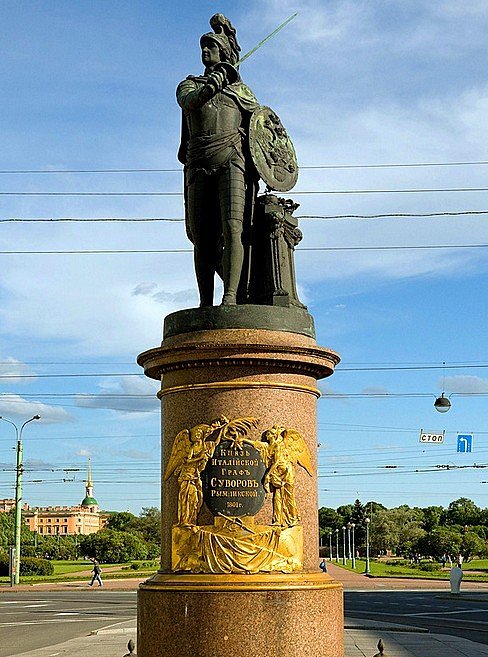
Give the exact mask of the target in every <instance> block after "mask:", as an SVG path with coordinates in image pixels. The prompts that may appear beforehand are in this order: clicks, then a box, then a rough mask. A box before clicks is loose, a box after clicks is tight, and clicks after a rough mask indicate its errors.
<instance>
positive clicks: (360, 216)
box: [0, 210, 488, 224]
mask: <svg viewBox="0 0 488 657" xmlns="http://www.w3.org/2000/svg"><path fill="white" fill-rule="evenodd" d="M486 214H488V210H461V211H457V212H386V213H381V214H325V215H318V214H307V215H297V216H296V218H297V219H302V220H303V219H327V220H334V219H386V218H400V217H404V218H407V217H411V218H417V217H418V218H427V217H460V216H479V215H486ZM183 221H185V220H184V218H183V217H8V218H4V219H0V223H4V224H5V223H61V222H64V223H68V222H77V223H130V222H133V223H151V222H173V223H182V222H183Z"/></svg>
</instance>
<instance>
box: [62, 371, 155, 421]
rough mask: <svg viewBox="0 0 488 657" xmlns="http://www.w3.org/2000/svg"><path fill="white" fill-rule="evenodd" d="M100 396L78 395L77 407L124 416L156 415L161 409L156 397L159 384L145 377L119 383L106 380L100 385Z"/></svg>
mask: <svg viewBox="0 0 488 657" xmlns="http://www.w3.org/2000/svg"><path fill="white" fill-rule="evenodd" d="M99 390H100V392H99V393H98V396H97V395H95V396H92V395H89V394H78V395H76V396H75V403H76V405H77V406H80V407H83V408H96V409H108V410H112V411H116V412H118V413H122V414H124V415H127V414H129V415H134V414H142V413H154V412H155V411H158V410H159V408H160V405H159V401H158V399H157V397H156V392H157V390H158V384H157V383H156V382H154V381H152V380H150V379H148V378H145V377H143V376H140V377H120V379H119V380H118V381H113V380H110V379H105V380H103V381H102V382H101V383H100V384H99Z"/></svg>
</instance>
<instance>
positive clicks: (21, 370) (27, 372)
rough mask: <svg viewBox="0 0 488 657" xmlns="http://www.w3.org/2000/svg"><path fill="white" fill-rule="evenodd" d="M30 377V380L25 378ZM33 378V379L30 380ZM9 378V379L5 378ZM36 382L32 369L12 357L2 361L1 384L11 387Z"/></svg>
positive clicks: (0, 370)
mask: <svg viewBox="0 0 488 657" xmlns="http://www.w3.org/2000/svg"><path fill="white" fill-rule="evenodd" d="M25 376H29V378H28V379H25V378H23V377H25ZM31 376H32V378H30V377H31ZM4 377H8V378H4ZM34 380H35V375H34V373H33V371H32V370H31V368H30V367H29V366H28V365H26V364H25V363H22V362H21V361H20V360H17V359H16V358H12V357H11V356H9V357H7V358H5V360H2V361H0V382H1V383H4V384H8V385H11V384H13V383H30V382H32V381H34Z"/></svg>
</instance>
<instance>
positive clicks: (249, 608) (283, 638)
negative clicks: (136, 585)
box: [137, 575, 344, 657]
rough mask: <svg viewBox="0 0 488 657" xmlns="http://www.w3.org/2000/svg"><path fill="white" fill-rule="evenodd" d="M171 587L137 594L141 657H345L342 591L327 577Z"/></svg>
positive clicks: (148, 587) (194, 581) (150, 586)
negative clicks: (163, 656)
mask: <svg viewBox="0 0 488 657" xmlns="http://www.w3.org/2000/svg"><path fill="white" fill-rule="evenodd" d="M157 577H158V576H156V578H157ZM159 577H160V579H162V580H164V576H162V575H160V576H159ZM231 578H232V580H233V581H230V582H229V581H228V580H230V579H231ZM283 578H285V579H284V581H282V579H283ZM168 579H169V580H172V581H166V582H164V581H160V582H159V583H158V582H157V581H156V582H154V583H151V581H149V582H148V583H147V584H143V585H141V588H140V589H139V593H138V642H137V652H138V655H139V657H160V655H161V654H164V655H165V656H167V657H250V656H251V655H260V657H340V656H341V655H343V654H344V646H343V606H342V585H341V584H339V583H337V582H334V581H332V580H331V579H330V578H329V577H328V576H327V575H309V576H308V577H307V576H303V577H301V578H295V577H294V576H286V575H282V576H281V579H280V576H275V577H273V576H267V577H264V576H258V575H257V576H254V575H251V576H241V577H239V576H235V575H234V576H230V577H226V576H214V577H213V579H214V580H215V579H217V580H219V579H220V580H221V583H220V585H219V584H218V581H217V582H210V581H207V582H206V583H205V582H203V581H200V582H198V576H181V575H180V576H179V577H178V576H173V577H172V578H171V577H170V578H168ZM185 579H186V580H189V581H186V582H184V580H185ZM207 579H208V580H209V579H210V578H207ZM178 580H179V582H180V583H179V584H178ZM200 580H202V578H200ZM225 580H227V581H225Z"/></svg>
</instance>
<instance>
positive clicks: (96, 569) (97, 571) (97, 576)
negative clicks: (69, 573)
mask: <svg viewBox="0 0 488 657" xmlns="http://www.w3.org/2000/svg"><path fill="white" fill-rule="evenodd" d="M92 573H93V575H92V579H91V582H90V584H89V586H93V583H94V582H95V581H97V582H98V586H103V582H102V577H101V575H102V569H101V568H100V564H99V563H98V561H97V560H96V559H93V569H92Z"/></svg>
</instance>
